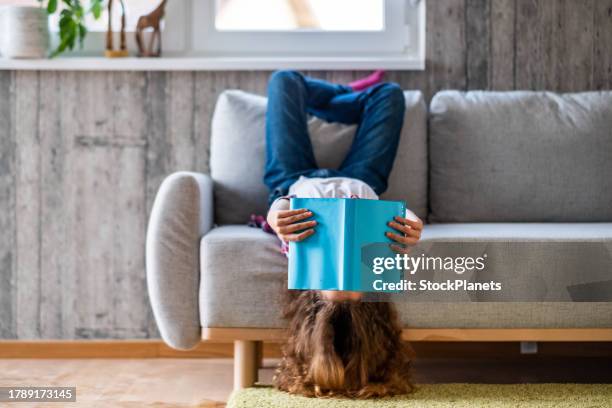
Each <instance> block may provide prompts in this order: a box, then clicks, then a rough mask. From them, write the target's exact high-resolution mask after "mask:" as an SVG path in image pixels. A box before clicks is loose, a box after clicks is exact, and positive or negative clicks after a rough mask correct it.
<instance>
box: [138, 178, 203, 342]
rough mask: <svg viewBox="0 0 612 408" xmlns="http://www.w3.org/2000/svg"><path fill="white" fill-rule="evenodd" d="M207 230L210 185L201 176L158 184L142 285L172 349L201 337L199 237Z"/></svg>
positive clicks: (147, 242)
mask: <svg viewBox="0 0 612 408" xmlns="http://www.w3.org/2000/svg"><path fill="white" fill-rule="evenodd" d="M212 226H213V183H212V180H211V178H210V177H209V176H208V175H205V174H199V173H190V172H178V173H174V174H172V175H170V176H168V177H167V178H166V179H165V180H164V181H163V183H162V184H161V186H160V188H159V191H158V192H157V196H156V197H155V202H154V203H153V208H152V210H151V217H150V219H149V226H148V229H147V240H146V269H147V287H148V291H149V298H150V300H151V306H152V308H153V315H154V316H155V321H156V322H157V327H158V328H159V331H160V333H161V336H162V338H163V339H164V341H165V342H166V343H167V344H168V345H170V346H171V347H174V348H177V349H188V348H191V347H194V346H195V345H197V344H198V342H199V341H200V337H201V328H200V312H199V304H198V292H199V284H200V262H199V248H200V239H201V237H202V236H203V235H204V234H206V233H207V232H208V231H209V230H210V229H211V228H212Z"/></svg>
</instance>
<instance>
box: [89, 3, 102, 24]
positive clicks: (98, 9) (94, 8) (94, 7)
mask: <svg viewBox="0 0 612 408" xmlns="http://www.w3.org/2000/svg"><path fill="white" fill-rule="evenodd" d="M91 13H92V14H93V16H94V18H95V19H96V20H97V19H99V18H100V16H101V15H102V2H101V1H100V0H92V1H91Z"/></svg>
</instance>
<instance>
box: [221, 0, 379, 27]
mask: <svg viewBox="0 0 612 408" xmlns="http://www.w3.org/2000/svg"><path fill="white" fill-rule="evenodd" d="M348 11H350V12H348ZM384 11H385V7H384V0H333V1H329V0H259V1H256V2H254V1H252V0H218V1H217V9H216V10H215V28H216V29H217V30H219V31H292V30H316V31H382V30H383V29H384V25H385V24H384Z"/></svg>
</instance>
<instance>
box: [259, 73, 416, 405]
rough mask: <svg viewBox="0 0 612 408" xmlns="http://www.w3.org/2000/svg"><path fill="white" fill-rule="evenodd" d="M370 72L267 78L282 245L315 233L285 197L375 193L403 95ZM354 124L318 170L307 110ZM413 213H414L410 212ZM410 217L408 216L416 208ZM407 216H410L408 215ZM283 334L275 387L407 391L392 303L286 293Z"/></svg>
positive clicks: (270, 178)
mask: <svg viewBox="0 0 612 408" xmlns="http://www.w3.org/2000/svg"><path fill="white" fill-rule="evenodd" d="M380 77H381V72H380V71H378V72H375V73H374V74H373V75H371V76H370V77H367V78H365V79H363V80H361V81H358V82H356V83H352V84H349V85H348V86H345V85H337V84H331V83H328V82H325V81H321V80H317V79H313V78H309V77H306V76H304V75H302V74H300V73H298V72H295V71H278V72H275V73H274V74H273V75H272V77H271V78H270V82H269V86H268V110H267V117H266V155H267V159H266V169H265V175H264V182H265V183H266V185H267V186H268V187H269V189H270V198H269V201H270V203H271V205H270V210H269V211H268V215H267V222H268V224H269V226H270V227H271V228H272V229H273V230H274V232H276V234H277V236H278V237H279V238H280V239H281V241H282V242H283V243H284V244H285V245H286V243H287V242H289V241H294V242H299V241H302V240H304V239H307V238H308V237H309V236H311V235H312V234H315V233H316V222H315V221H312V220H309V218H310V217H312V215H313V214H312V212H310V211H308V209H297V210H289V199H288V196H297V197H334V198H350V197H355V198H366V199H378V195H379V194H382V193H383V192H384V191H385V190H386V188H387V180H388V177H389V173H390V172H391V168H392V167H393V161H394V159H395V154H396V151H397V146H398V142H399V136H400V131H401V128H402V124H403V119H404V109H405V101H404V96H403V93H402V91H401V89H400V88H399V86H397V85H396V84H390V83H378V81H379V80H380ZM308 114H311V115H314V116H317V117H319V118H321V119H323V120H326V121H328V122H340V123H345V124H358V128H357V132H356V134H355V138H354V140H353V143H352V146H351V148H350V150H349V152H348V154H347V156H346V157H345V159H344V161H343V162H342V164H341V166H340V168H338V169H320V168H318V166H317V163H316V161H315V158H314V154H313V150H312V145H311V141H310V137H309V135H308V129H307V115H308ZM410 214H412V213H410ZM412 215H413V214H412ZM409 218H412V219H409ZM389 226H390V227H392V228H393V229H395V230H396V231H397V233H387V236H388V237H389V238H390V239H392V240H394V241H396V242H398V243H399V244H404V245H411V244H416V243H417V242H418V240H419V238H420V236H421V231H422V229H423V223H422V222H421V221H420V220H419V219H418V218H417V217H416V216H411V217H408V216H407V217H406V218H404V217H396V218H395V219H394V220H389ZM283 313H284V317H285V318H286V319H288V320H289V334H290V337H289V340H288V342H287V344H286V345H285V347H284V348H283V360H282V362H281V365H280V367H279V369H278V370H277V376H276V377H275V384H276V386H277V387H278V388H279V389H281V390H285V391H288V392H291V393H296V394H302V395H307V396H329V395H345V396H350V397H359V398H368V397H374V396H385V395H393V394H400V393H406V392H409V391H410V390H411V389H412V386H411V384H410V381H409V375H408V368H409V362H410V356H409V349H408V346H407V345H406V344H404V343H403V342H402V341H401V338H400V336H401V326H400V324H399V321H398V319H397V314H396V312H395V309H394V307H393V305H392V304H390V303H368V302H362V301H361V293H359V292H347V291H292V292H291V293H290V294H289V296H288V299H287V302H286V306H285V308H284V311H283Z"/></svg>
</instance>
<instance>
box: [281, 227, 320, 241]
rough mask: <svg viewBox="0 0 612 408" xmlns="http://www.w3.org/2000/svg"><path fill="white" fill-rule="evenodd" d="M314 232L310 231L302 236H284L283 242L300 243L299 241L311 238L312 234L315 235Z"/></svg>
mask: <svg viewBox="0 0 612 408" xmlns="http://www.w3.org/2000/svg"><path fill="white" fill-rule="evenodd" d="M314 232H315V231H314V230H313V229H312V228H311V229H308V230H306V231H304V232H302V233H300V234H289V235H283V237H282V238H283V240H285V241H287V242H298V241H302V240H304V239H306V238H308V237H309V236H311V235H312V234H314Z"/></svg>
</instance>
